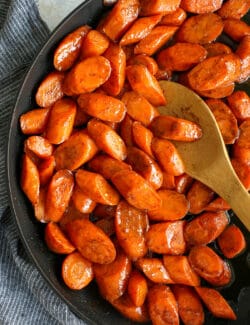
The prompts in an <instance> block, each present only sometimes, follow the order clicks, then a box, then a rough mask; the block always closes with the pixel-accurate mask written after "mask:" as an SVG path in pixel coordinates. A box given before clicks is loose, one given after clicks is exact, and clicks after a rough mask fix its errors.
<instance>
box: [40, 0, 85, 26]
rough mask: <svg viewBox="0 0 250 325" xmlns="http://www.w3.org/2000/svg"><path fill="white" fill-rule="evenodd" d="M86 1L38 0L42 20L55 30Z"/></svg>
mask: <svg viewBox="0 0 250 325" xmlns="http://www.w3.org/2000/svg"><path fill="white" fill-rule="evenodd" d="M83 2H84V0H38V8H39V12H40V15H41V17H42V19H43V20H44V21H45V22H46V23H47V25H48V27H49V29H50V30H53V29H54V28H55V27H56V26H57V25H58V24H59V23H60V22H61V21H62V20H63V18H64V17H66V16H67V15H68V14H69V13H70V12H71V11H72V10H73V9H75V8H76V7H77V6H78V5H80V4H81V3H83Z"/></svg>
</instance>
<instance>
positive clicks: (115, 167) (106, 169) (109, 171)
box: [88, 154, 131, 179]
mask: <svg viewBox="0 0 250 325" xmlns="http://www.w3.org/2000/svg"><path fill="white" fill-rule="evenodd" d="M88 166H89V168H90V170H92V171H94V172H96V173H99V174H101V175H102V176H103V177H104V178H106V179H111V177H112V176H113V175H114V174H115V173H116V172H119V171H120V170H122V169H129V170H131V166H130V165H128V164H126V163H125V162H124V161H120V160H117V159H114V158H112V157H110V156H108V155H105V154H101V155H98V156H95V157H94V158H93V159H92V160H91V161H90V162H89V163H88Z"/></svg>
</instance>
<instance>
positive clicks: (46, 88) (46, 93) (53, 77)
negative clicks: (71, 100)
mask: <svg viewBox="0 0 250 325" xmlns="http://www.w3.org/2000/svg"><path fill="white" fill-rule="evenodd" d="M63 82H64V73H62V72H58V71H53V72H50V73H49V74H48V75H47V76H46V77H45V78H44V79H43V80H42V82H41V83H40V85H39V87H38V89H37V91H36V95H35V98H36V103H37V105H38V106H41V107H49V106H51V105H53V104H54V103H55V102H56V101H57V100H58V99H61V98H62V97H63Z"/></svg>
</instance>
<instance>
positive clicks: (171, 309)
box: [148, 284, 179, 325]
mask: <svg viewBox="0 0 250 325" xmlns="http://www.w3.org/2000/svg"><path fill="white" fill-rule="evenodd" d="M148 310H149V315H150V318H151V320H152V323H153V324H155V325H163V324H164V325H170V324H171V325H179V314H178V305H177V301H176V299H175V297H174V295H173V293H172V291H171V289H170V288H169V287H168V286H166V285H163V284H155V285H153V286H152V287H151V288H149V290H148Z"/></svg>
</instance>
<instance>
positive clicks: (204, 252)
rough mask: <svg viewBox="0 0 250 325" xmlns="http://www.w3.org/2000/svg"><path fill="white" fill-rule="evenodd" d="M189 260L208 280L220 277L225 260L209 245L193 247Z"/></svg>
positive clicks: (198, 272)
mask: <svg viewBox="0 0 250 325" xmlns="http://www.w3.org/2000/svg"><path fill="white" fill-rule="evenodd" d="M188 260H189V263H190V265H191V267H192V269H193V270H194V271H195V272H196V273H197V274H198V275H199V276H200V277H202V278H204V279H205V280H207V281H209V280H210V279H211V280H213V279H214V278H217V277H219V276H220V275H221V274H222V273H223V270H224V264H223V262H224V261H223V260H222V259H221V258H220V257H219V255H217V254H216V253H215V252H214V251H213V250H212V249H211V248H210V247H208V246H195V247H193V248H191V250H190V252H189V255H188Z"/></svg>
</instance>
